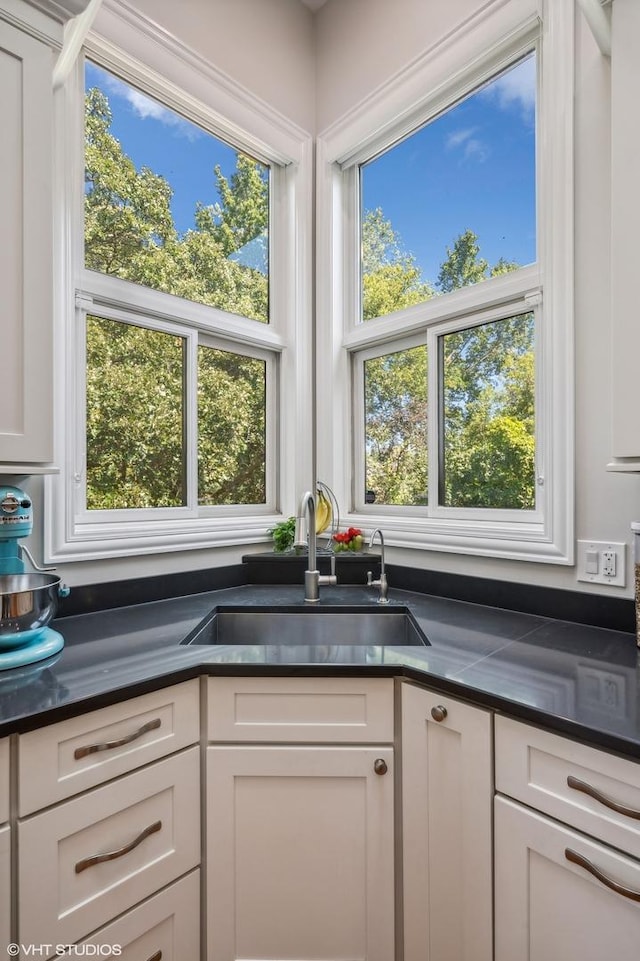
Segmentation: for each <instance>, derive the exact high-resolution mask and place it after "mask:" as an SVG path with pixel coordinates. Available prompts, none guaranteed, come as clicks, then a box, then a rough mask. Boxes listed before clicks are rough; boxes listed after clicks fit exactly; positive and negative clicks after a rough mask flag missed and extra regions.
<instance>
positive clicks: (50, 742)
mask: <svg viewBox="0 0 640 961" xmlns="http://www.w3.org/2000/svg"><path fill="white" fill-rule="evenodd" d="M199 739H200V698H199V686H198V681H197V680H192V681H186V682H185V683H184V684H176V685H174V686H173V687H168V688H165V689H163V690H160V691H153V692H152V693H151V694H144V695H142V696H141V697H136V698H131V699H130V700H128V701H123V702H121V703H120V704H112V705H110V706H109V707H103V708H101V709H100V710H98V711H91V712H90V713H89V714H81V715H80V716H78V717H74V718H69V719H68V720H66V721H60V722H59V723H58V724H51V725H50V726H49V727H45V728H41V729H40V730H37V731H32V732H30V733H29V734H23V735H21V737H20V741H19V752H20V759H19V777H18V792H19V798H20V801H19V808H20V810H19V813H20V816H24V815H26V814H31V813H33V812H34V811H37V810H39V809H41V808H43V807H46V806H47V805H49V804H55V803H56V802H58V801H62V800H64V799H65V798H68V797H72V796H73V795H74V794H79V793H80V792H81V791H86V790H88V789H89V788H93V787H96V786H97V785H99V784H102V783H104V782H105V781H108V780H110V779H112V778H114V777H116V776H118V775H120V774H126V773H127V772H128V771H132V770H134V769H135V768H138V767H141V766H142V765H143V764H148V763H149V762H150V761H157V760H159V759H160V758H162V757H166V756H167V755H168V754H172V753H174V752H175V751H179V750H180V749H181V748H183V747H187V746H188V745H189V744H195V743H196V742H197V741H198V740H199Z"/></svg>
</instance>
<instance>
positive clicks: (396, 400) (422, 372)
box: [364, 346, 427, 505]
mask: <svg viewBox="0 0 640 961" xmlns="http://www.w3.org/2000/svg"><path fill="white" fill-rule="evenodd" d="M364 392H365V500H366V501H367V502H369V503H371V502H375V503H376V504H400V505H413V504H426V503H427V348H426V347H425V346H419V347H411V348H408V349H406V350H399V351H397V352H395V353H393V354H385V355H384V356H383V357H375V358H373V359H372V360H367V361H365V365H364Z"/></svg>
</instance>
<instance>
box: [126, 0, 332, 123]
mask: <svg viewBox="0 0 640 961" xmlns="http://www.w3.org/2000/svg"><path fill="white" fill-rule="evenodd" d="M131 5H132V6H133V7H135V8H136V9H137V10H139V11H140V13H142V14H144V15H145V16H146V17H148V18H149V19H150V20H152V21H154V22H155V23H157V24H158V25H159V26H161V27H163V28H164V29H165V30H167V31H168V32H169V33H170V34H172V35H173V36H174V37H176V38H177V39H179V40H181V41H182V42H183V43H185V44H186V45H187V46H188V47H191V48H192V49H193V50H195V51H196V52H197V53H199V54H200V55H201V56H203V57H205V59H207V60H209V61H210V62H211V63H213V64H215V66H216V67H217V68H218V69H219V70H222V71H224V73H226V74H228V75H229V76H230V77H232V78H233V79H234V80H235V81H237V82H238V83H240V84H242V86H244V87H246V88H247V89H248V90H250V91H251V92H252V93H254V94H256V95H257V96H258V97H260V98H261V99H262V100H265V101H266V102H267V103H268V104H270V105H271V107H274V108H275V109H276V110H278V111H279V112H280V113H282V114H283V115H284V116H285V117H287V118H288V119H289V120H293V121H295V123H297V124H299V125H300V126H301V127H303V129H305V130H307V131H313V130H314V129H315V57H314V47H315V34H314V21H313V15H312V14H311V11H310V10H308V9H307V7H305V6H303V4H302V3H300V2H299V0H178V2H176V0H133V2H132V4H131Z"/></svg>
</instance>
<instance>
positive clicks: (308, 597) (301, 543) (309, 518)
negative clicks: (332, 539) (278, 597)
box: [294, 491, 338, 604]
mask: <svg viewBox="0 0 640 961" xmlns="http://www.w3.org/2000/svg"><path fill="white" fill-rule="evenodd" d="M305 525H306V534H305ZM307 543H308V545H309V563H308V567H307V570H306V571H305V572H304V599H305V603H308V604H314V603H315V602H316V601H318V600H320V590H319V587H320V584H337V583H338V578H337V577H336V556H335V554H332V555H331V573H330V574H320V572H319V571H318V570H317V565H316V502H315V500H314V497H313V494H312V493H311V491H305V493H304V494H303V495H302V497H301V499H300V507H299V508H298V515H297V517H296V533H295V542H294V544H295V547H306V546H307Z"/></svg>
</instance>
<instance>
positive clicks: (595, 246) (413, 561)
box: [316, 0, 640, 597]
mask: <svg viewBox="0 0 640 961" xmlns="http://www.w3.org/2000/svg"><path fill="white" fill-rule="evenodd" d="M484 5H485V4H484V3H483V2H480V0H448V2H447V3H439V2H435V0H434V2H431V3H426V2H425V0H393V2H391V0H329V2H328V3H327V4H326V5H325V6H324V7H323V8H322V9H321V10H320V12H319V13H318V14H317V77H318V87H317V107H316V110H317V120H318V126H317V131H318V133H322V132H323V131H324V130H325V129H326V128H328V127H330V126H331V125H332V124H334V123H336V122H338V121H339V120H340V119H341V118H343V117H344V116H345V115H347V114H348V113H349V112H351V111H352V110H353V109H354V108H355V107H357V105H358V104H359V103H361V102H362V101H363V100H365V99H366V98H367V97H369V96H370V95H371V94H372V93H373V92H374V91H375V90H376V89H379V88H380V87H382V86H383V85H384V84H385V83H386V82H388V81H389V80H390V79H391V78H393V77H394V75H395V74H396V73H397V72H398V71H399V70H400V69H402V68H403V67H404V66H406V65H407V64H410V63H411V62H412V61H413V60H415V59H416V58H417V57H419V56H420V55H422V54H424V52H425V51H427V50H428V49H429V48H430V47H431V46H432V45H433V43H434V42H435V41H436V40H438V39H439V38H440V37H444V36H446V34H447V33H448V32H449V31H450V30H452V29H453V28H454V27H455V26H456V24H459V23H461V22H462V21H463V20H464V19H466V18H467V17H468V16H469V15H470V14H471V13H473V11H474V10H477V9H478V7H480V6H484ZM576 7H577V9H576V51H577V57H576V100H575V109H576V116H575V206H576V230H575V308H576V309H575V354H576V498H575V505H576V539H580V540H611V541H618V542H626V543H627V544H628V550H627V586H626V588H625V589H621V588H611V587H608V586H604V585H593V586H591V585H589V584H586V583H583V582H578V581H577V580H576V571H575V568H573V567H566V566H560V565H548V564H530V563H518V562H513V561H510V562H507V561H499V560H494V559H490V558H473V557H468V556H462V555H454V554H446V553H436V552H419V551H400V550H396V551H393V550H390V551H389V557H390V560H392V561H395V562H397V563H405V564H407V565H409V566H415V567H421V568H427V569H434V570H442V571H453V572H457V573H461V574H474V575H477V576H486V577H496V578H504V579H507V580H513V581H519V582H525V583H531V584H544V585H549V586H553V587H559V588H565V589H570V590H582V591H591V590H593V591H595V592H597V593H603V594H610V595H612V596H617V597H624V596H632V594H633V580H632V576H631V570H632V550H631V537H630V530H629V525H630V522H631V521H632V520H637V519H639V518H640V477H639V476H637V475H630V474H627V475H624V474H614V473H609V472H607V471H606V464H607V462H608V461H609V460H610V459H611V453H612V451H611V422H612V405H611V396H610V393H611V369H610V363H611V339H610V338H611V328H610V317H611V308H610V297H611V291H610V285H609V263H610V259H609V255H610V243H609V238H610V212H611V203H610V190H611V183H610V156H609V154H610V135H609V125H610V61H609V60H607V59H606V58H604V57H602V55H601V54H600V52H599V50H598V48H597V46H596V44H595V41H594V39H593V36H592V34H591V32H590V30H589V27H588V25H587V24H586V21H585V20H584V18H583V16H582V14H581V13H580V10H579V7H578V6H577V5H576ZM638 76H639V83H640V68H639V71H638ZM571 281H572V279H571V278H567V283H571Z"/></svg>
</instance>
